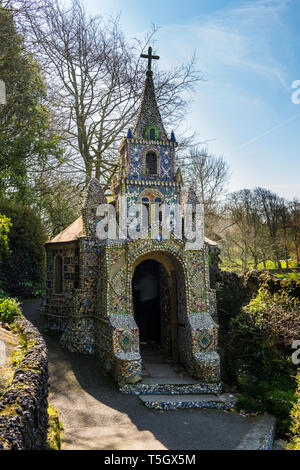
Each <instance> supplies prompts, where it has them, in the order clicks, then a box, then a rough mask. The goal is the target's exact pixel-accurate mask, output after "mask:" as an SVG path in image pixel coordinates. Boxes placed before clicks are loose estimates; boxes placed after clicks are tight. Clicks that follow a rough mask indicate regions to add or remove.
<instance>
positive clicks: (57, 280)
mask: <svg viewBox="0 0 300 470" xmlns="http://www.w3.org/2000/svg"><path fill="white" fill-rule="evenodd" d="M54 290H55V293H56V294H62V292H63V259H62V257H61V256H59V255H57V256H56V257H55V264H54Z"/></svg>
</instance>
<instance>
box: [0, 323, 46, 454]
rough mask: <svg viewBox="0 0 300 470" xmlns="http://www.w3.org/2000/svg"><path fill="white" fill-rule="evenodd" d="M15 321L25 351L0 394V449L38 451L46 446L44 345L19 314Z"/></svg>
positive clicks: (34, 330)
mask: <svg viewBox="0 0 300 470" xmlns="http://www.w3.org/2000/svg"><path fill="white" fill-rule="evenodd" d="M17 324H18V331H19V335H21V336H22V337H23V338H25V339H26V342H27V350H26V352H25V354H24V357H23V359H22V361H21V363H20V365H19V366H18V367H17V368H16V369H15V372H14V376H13V380H12V383H11V385H10V386H9V387H8V388H7V389H6V391H5V392H4V394H3V395H2V396H1V397H0V450H40V449H44V448H45V447H46V440H47V428H48V414H47V408H48V401H47V396H48V357H47V348H46V344H45V341H44V340H43V338H42V337H41V335H40V334H39V332H38V330H37V329H36V328H35V327H33V325H32V324H31V323H30V322H29V321H28V320H26V319H25V318H24V317H21V318H19V319H18V320H17Z"/></svg>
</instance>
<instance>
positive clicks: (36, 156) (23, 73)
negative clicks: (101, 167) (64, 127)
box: [0, 1, 61, 201]
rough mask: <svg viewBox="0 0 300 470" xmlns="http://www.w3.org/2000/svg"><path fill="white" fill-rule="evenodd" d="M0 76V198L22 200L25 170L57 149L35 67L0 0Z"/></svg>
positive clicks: (57, 153)
mask: <svg viewBox="0 0 300 470" xmlns="http://www.w3.org/2000/svg"><path fill="white" fill-rule="evenodd" d="M0 77H1V79H2V80H3V81H4V82H5V86H6V104H5V105H2V106H0V197H4V194H5V196H6V197H7V196H11V197H13V198H15V199H17V200H23V201H24V200H25V199H26V198H27V197H28V196H29V194H28V192H29V188H30V181H29V174H30V171H31V170H32V169H33V168H34V167H35V166H36V165H38V164H39V162H41V161H45V160H47V158H48V157H49V155H53V156H55V157H58V156H60V154H61V151H60V149H59V148H58V139H57V137H56V136H55V135H54V134H53V132H52V131H51V128H50V123H51V121H50V116H49V112H48V110H47V107H46V105H45V98H46V86H45V82H44V78H43V75H42V71H41V68H40V66H39V65H38V63H37V62H36V60H35V58H34V57H33V55H32V54H31V53H29V52H28V51H26V48H25V46H24V41H23V38H22V36H21V35H20V34H19V33H18V32H17V30H16V26H15V22H14V16H13V12H12V11H11V9H10V8H5V7H4V6H3V2H1V1H0Z"/></svg>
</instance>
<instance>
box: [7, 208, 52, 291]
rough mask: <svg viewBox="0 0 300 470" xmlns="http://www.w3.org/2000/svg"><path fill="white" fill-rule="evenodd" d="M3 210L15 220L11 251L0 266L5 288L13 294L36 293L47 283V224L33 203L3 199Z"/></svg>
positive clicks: (11, 234)
mask: <svg viewBox="0 0 300 470" xmlns="http://www.w3.org/2000/svg"><path fill="white" fill-rule="evenodd" d="M0 213H2V214H5V215H6V216H7V217H9V218H10V219H11V221H12V227H11V229H10V232H9V235H8V243H9V248H10V251H11V253H10V255H8V256H5V257H4V258H3V260H2V262H1V266H0V269H1V273H2V288H3V289H4V290H5V291H7V292H8V293H9V294H10V295H11V296H17V297H32V296H34V292H35V291H39V290H40V289H41V287H42V286H43V280H44V270H45V269H44V268H45V254H44V243H45V241H46V240H47V234H46V231H45V228H44V226H43V224H42V223H41V220H40V218H39V217H38V216H37V215H36V213H35V211H34V210H33V209H31V208H30V207H26V206H23V205H21V204H16V203H14V202H11V201H7V200H2V201H0Z"/></svg>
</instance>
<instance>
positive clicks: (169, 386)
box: [119, 377, 221, 395]
mask: <svg viewBox="0 0 300 470" xmlns="http://www.w3.org/2000/svg"><path fill="white" fill-rule="evenodd" d="M119 390H120V392H121V393H124V394H127V395H187V394H188V395H193V394H207V393H209V394H212V393H221V384H220V383H219V382H218V383H212V384H209V383H199V382H197V381H196V380H194V379H192V378H191V377H165V378H161V377H159V378H157V377H154V378H144V379H143V380H142V381H141V382H139V383H137V384H125V385H120V388H119Z"/></svg>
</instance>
